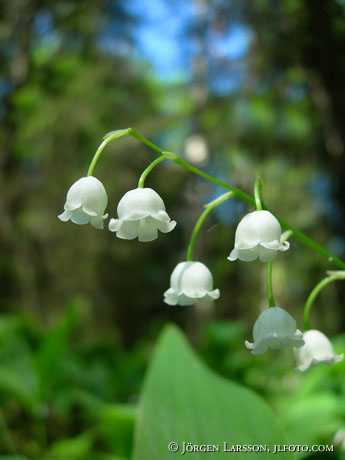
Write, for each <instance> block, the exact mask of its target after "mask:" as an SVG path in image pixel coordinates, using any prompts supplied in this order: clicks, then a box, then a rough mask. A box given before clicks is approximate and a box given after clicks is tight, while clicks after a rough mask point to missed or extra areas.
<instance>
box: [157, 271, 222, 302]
mask: <svg viewBox="0 0 345 460" xmlns="http://www.w3.org/2000/svg"><path fill="white" fill-rule="evenodd" d="M219 295H220V293H219V289H213V276H212V273H211V272H210V270H209V269H208V268H207V267H206V265H204V264H202V263H201V262H180V263H179V264H177V265H176V267H175V269H174V271H173V272H172V274H171V277H170V288H169V289H168V290H167V291H165V293H164V302H165V303H167V304H168V305H181V306H186V305H193V304H195V303H196V302H199V301H203V300H216V299H218V298H219Z"/></svg>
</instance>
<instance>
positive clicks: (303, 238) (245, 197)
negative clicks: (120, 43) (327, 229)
mask: <svg viewBox="0 0 345 460" xmlns="http://www.w3.org/2000/svg"><path fill="white" fill-rule="evenodd" d="M124 136H130V137H133V138H134V139H137V140H138V141H139V142H141V143H142V144H143V145H145V146H146V147H148V148H149V149H150V150H152V151H153V152H155V153H157V154H159V155H166V156H167V157H168V158H169V159H170V160H172V161H174V162H175V163H176V164H178V165H179V166H181V167H182V168H183V169H185V170H186V171H188V172H190V173H192V174H196V175H197V176H199V177H202V178H203V179H205V180H207V181H209V182H212V183H213V184H216V185H218V186H219V187H222V188H224V189H226V190H230V191H232V192H233V196H234V197H236V198H238V199H240V200H241V201H243V202H245V203H246V204H248V205H250V206H255V199H254V198H253V197H252V196H251V195H249V194H248V193H246V192H243V191H242V190H241V189H239V188H238V187H235V186H234V185H232V184H229V183H228V182H225V181H223V180H221V179H218V178H217V177H214V176H211V175H210V174H207V173H206V172H204V171H202V170H201V169H199V168H196V167H195V166H193V165H191V164H190V163H188V161H186V160H184V159H183V158H181V157H179V156H177V155H176V154H175V153H172V152H168V151H165V150H162V149H161V148H160V147H158V146H157V145H155V144H154V143H153V142H151V141H150V140H148V139H146V137H144V136H143V135H142V134H140V133H139V132H138V131H136V130H135V129H133V128H127V129H121V130H118V131H113V132H111V133H109V134H107V135H106V136H105V138H104V140H103V142H102V143H101V145H100V146H99V147H98V149H97V151H96V153H95V155H94V157H93V159H92V161H91V164H90V167H89V171H88V175H92V174H93V170H94V168H95V166H96V163H97V161H98V159H99V157H100V155H101V153H102V152H103V150H104V148H105V147H106V145H108V144H109V143H110V142H112V141H113V140H115V139H119V138H121V137H124ZM263 208H264V209H267V208H266V207H265V206H264V205H263ZM276 217H277V218H278V220H279V222H280V224H281V226H282V228H283V229H284V230H291V231H292V233H293V237H294V238H295V240H297V241H299V242H300V243H301V244H303V245H304V246H306V247H308V248H309V249H311V250H312V251H313V252H315V253H317V254H319V255H320V256H321V257H324V258H325V259H327V261H328V262H330V263H332V264H334V265H335V266H336V267H338V268H340V269H342V270H345V262H344V261H343V260H341V259H340V258H339V257H337V256H335V255H334V254H332V253H331V252H330V251H329V250H328V249H326V248H325V247H324V246H322V245H321V244H319V243H317V242H316V241H315V240H313V239H312V238H310V237H309V236H307V235H306V234H305V233H304V232H302V231H301V230H298V229H296V228H294V227H292V226H291V225H290V224H288V223H287V222H285V221H284V220H283V219H280V218H279V217H278V216H277V215H276Z"/></svg>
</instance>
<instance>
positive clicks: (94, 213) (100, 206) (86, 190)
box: [58, 176, 108, 229]
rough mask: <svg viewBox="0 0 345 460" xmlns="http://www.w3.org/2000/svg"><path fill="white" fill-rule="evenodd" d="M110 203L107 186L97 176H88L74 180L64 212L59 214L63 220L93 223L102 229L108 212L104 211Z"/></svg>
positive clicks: (76, 222) (82, 223) (83, 223)
mask: <svg viewBox="0 0 345 460" xmlns="http://www.w3.org/2000/svg"><path fill="white" fill-rule="evenodd" d="M107 204H108V196H107V192H106V191H105V188H104V186H103V184H102V182H100V181H99V180H98V179H96V177H93V176H88V177H82V178H81V179H79V180H77V181H76V182H74V184H73V185H72V186H71V187H70V189H69V190H68V192H67V196H66V203H65V206H64V209H65V210H64V212H63V213H62V214H60V215H59V216H58V218H59V219H60V220H61V221H62V222H68V221H69V220H71V221H72V222H74V223H75V224H78V225H85V224H89V223H90V224H91V225H92V226H93V227H95V228H98V229H102V228H103V221H104V219H106V218H107V216H108V214H104V211H105V209H106V207H107Z"/></svg>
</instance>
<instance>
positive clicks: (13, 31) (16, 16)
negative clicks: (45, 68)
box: [0, 1, 37, 304]
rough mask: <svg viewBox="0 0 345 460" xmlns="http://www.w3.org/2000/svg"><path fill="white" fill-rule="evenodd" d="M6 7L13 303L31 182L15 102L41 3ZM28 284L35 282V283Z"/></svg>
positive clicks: (4, 211) (6, 259)
mask: <svg viewBox="0 0 345 460" xmlns="http://www.w3.org/2000/svg"><path fill="white" fill-rule="evenodd" d="M5 9H6V21H7V24H9V34H8V37H7V43H6V45H5V46H4V49H7V50H9V52H10V59H9V60H8V59H7V61H8V62H7V63H6V66H4V67H5V69H6V72H5V75H4V79H5V81H6V85H7V93H6V94H5V96H4V98H3V117H2V121H1V126H0V132H1V136H0V149H1V156H0V158H1V160H0V174H1V176H0V177H1V183H2V193H1V196H0V211H1V223H0V241H1V248H2V249H1V253H2V263H1V265H2V270H1V273H2V276H3V280H2V282H3V286H4V288H3V292H2V295H3V297H4V299H3V300H4V303H8V304H11V302H13V300H14V298H17V299H18V295H19V297H21V296H23V283H22V281H23V282H24V284H26V282H25V280H21V279H20V278H19V277H18V271H17V269H16V265H17V264H18V262H19V261H20V259H21V258H22V256H23V253H22V249H23V239H22V235H21V229H20V224H19V223H18V216H19V214H20V212H21V210H22V209H23V206H24V201H25V200H24V199H25V195H26V193H27V185H28V179H27V178H26V177H25V176H24V174H23V164H22V162H21V161H20V160H19V159H18V157H17V155H16V140H17V131H18V126H17V122H16V118H15V106H14V101H15V98H16V95H17V93H18V91H20V89H21V88H22V87H23V86H24V85H25V84H26V82H27V81H28V79H29V78H30V72H31V69H32V60H31V57H32V55H31V41H32V28H33V21H34V17H35V14H36V10H37V4H36V2H34V1H31V2H24V1H20V2H13V4H10V3H8V4H7V6H6V8H5ZM2 59H4V58H2ZM18 259H19V260H18ZM22 261H23V260H22ZM31 262H32V261H31ZM29 263H30V262H29ZM28 284H29V285H31V284H32V283H28Z"/></svg>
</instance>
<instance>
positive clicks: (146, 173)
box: [138, 155, 168, 188]
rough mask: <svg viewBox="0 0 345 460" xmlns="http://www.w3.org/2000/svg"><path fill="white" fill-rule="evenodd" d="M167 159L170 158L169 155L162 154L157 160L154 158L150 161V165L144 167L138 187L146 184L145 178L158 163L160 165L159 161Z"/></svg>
mask: <svg viewBox="0 0 345 460" xmlns="http://www.w3.org/2000/svg"><path fill="white" fill-rule="evenodd" d="M167 159H168V157H167V156H166V155H161V156H160V157H158V158H156V159H155V160H153V161H152V163H150V164H149V165H148V167H147V168H146V169H144V171H143V172H142V174H141V176H140V178H139V181H138V187H139V188H143V187H144V186H145V179H146V177H147V176H148V175H149V174H150V172H151V171H152V170H153V169H154V168H155V167H156V166H157V165H159V163H161V162H162V161H164V160H167Z"/></svg>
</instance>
